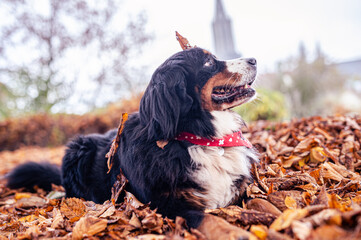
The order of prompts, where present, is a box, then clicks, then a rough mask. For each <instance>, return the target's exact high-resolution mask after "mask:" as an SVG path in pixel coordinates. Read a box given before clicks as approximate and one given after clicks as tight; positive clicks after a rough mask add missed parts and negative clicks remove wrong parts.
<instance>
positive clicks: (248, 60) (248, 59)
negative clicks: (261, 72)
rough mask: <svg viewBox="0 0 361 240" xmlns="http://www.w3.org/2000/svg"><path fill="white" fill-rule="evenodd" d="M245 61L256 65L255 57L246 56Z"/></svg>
mask: <svg viewBox="0 0 361 240" xmlns="http://www.w3.org/2000/svg"><path fill="white" fill-rule="evenodd" d="M247 62H248V63H249V64H250V65H253V66H256V65H257V60H256V59H255V58H247Z"/></svg>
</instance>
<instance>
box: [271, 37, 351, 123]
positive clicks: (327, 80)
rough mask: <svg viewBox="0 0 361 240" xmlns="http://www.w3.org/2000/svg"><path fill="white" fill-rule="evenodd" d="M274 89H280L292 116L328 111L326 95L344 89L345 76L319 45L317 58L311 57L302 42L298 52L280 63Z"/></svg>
mask: <svg viewBox="0 0 361 240" xmlns="http://www.w3.org/2000/svg"><path fill="white" fill-rule="evenodd" d="M274 78H275V79H274V82H275V86H274V88H275V89H277V90H279V91H281V92H282V93H283V94H284V95H285V97H286V102H287V103H288V105H289V109H290V114H291V116H292V117H305V116H311V115H316V114H327V113H329V111H327V109H325V108H328V107H329V106H325V105H324V101H323V98H324V97H325V95H326V94H330V93H331V94H334V95H335V96H336V92H340V91H342V89H343V88H344V81H342V80H343V79H344V78H343V76H341V75H340V74H339V73H338V71H337V69H336V68H335V67H334V66H333V65H331V64H330V63H329V62H328V60H327V58H326V56H325V55H324V54H323V53H322V51H321V49H320V47H319V46H317V48H316V54H315V58H314V60H311V61H310V60H309V59H308V56H307V52H306V49H305V47H304V45H303V44H302V43H301V44H300V47H299V54H298V56H296V57H291V58H290V59H287V60H286V61H283V62H280V63H279V64H278V70H277V73H276V74H275V77H274Z"/></svg>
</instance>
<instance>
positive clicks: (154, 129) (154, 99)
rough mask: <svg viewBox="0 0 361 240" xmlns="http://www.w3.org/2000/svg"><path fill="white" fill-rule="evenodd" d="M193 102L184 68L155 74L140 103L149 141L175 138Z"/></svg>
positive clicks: (140, 111)
mask: <svg viewBox="0 0 361 240" xmlns="http://www.w3.org/2000/svg"><path fill="white" fill-rule="evenodd" d="M192 103H193V99H192V97H191V96H189V95H188V94H187V82H186V76H185V74H184V73H183V72H182V71H181V69H169V70H167V71H161V72H160V71H159V72H156V73H155V74H154V75H153V77H152V80H151V82H150V84H149V86H148V88H147V89H146V91H145V93H144V96H143V98H142V100H141V103H140V109H139V113H140V121H141V123H142V125H143V126H145V129H144V130H145V131H146V133H147V134H148V140H167V139H172V138H174V137H175V136H176V134H178V131H177V129H178V124H179V121H180V119H181V118H183V117H185V116H186V115H187V113H188V112H189V110H190V108H191V106H192Z"/></svg>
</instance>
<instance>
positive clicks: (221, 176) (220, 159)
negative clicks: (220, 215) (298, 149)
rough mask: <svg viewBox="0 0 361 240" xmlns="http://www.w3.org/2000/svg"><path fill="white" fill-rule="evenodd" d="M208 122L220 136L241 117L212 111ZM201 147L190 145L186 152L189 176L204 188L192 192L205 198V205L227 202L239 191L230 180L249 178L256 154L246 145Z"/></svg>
mask: <svg viewBox="0 0 361 240" xmlns="http://www.w3.org/2000/svg"><path fill="white" fill-rule="evenodd" d="M212 115H213V117H214V119H213V121H212V123H213V125H214V126H215V128H216V136H215V137H217V138H218V137H221V136H224V135H227V134H231V133H232V132H235V131H237V130H239V129H240V128H241V126H242V120H241V118H240V117H239V116H238V115H237V114H236V113H234V112H230V111H214V112H212ZM223 149H224V153H223V154H220V152H221V153H222V152H223V150H222V151H220V147H205V146H199V145H193V146H191V147H189V148H188V152H189V154H190V156H191V158H192V161H193V163H194V164H195V165H196V166H197V170H196V171H194V172H193V173H192V178H193V179H194V181H196V182H197V183H198V184H200V185H201V186H202V187H203V188H204V189H205V192H204V193H195V194H196V195H198V196H200V197H203V198H205V199H206V200H207V203H208V205H207V206H206V207H207V208H218V207H224V206H226V205H228V204H229V203H230V202H231V201H232V199H234V198H235V197H236V196H237V195H238V194H239V191H238V189H237V188H236V186H234V182H235V181H236V180H238V179H240V178H242V177H243V178H249V177H250V167H251V162H250V160H249V159H254V160H256V159H257V154H256V153H255V152H254V151H253V150H251V149H249V148H247V147H224V148H223Z"/></svg>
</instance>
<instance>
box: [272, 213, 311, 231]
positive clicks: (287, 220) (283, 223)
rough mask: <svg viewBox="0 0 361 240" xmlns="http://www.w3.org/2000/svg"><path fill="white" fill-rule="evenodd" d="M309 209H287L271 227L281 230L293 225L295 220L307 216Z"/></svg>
mask: <svg viewBox="0 0 361 240" xmlns="http://www.w3.org/2000/svg"><path fill="white" fill-rule="evenodd" d="M307 214H308V211H307V210H306V209H286V210H285V211H284V212H283V213H282V215H281V216H279V217H278V218H277V219H276V220H275V221H274V222H273V223H272V224H271V226H270V229H273V230H275V231H281V230H283V229H286V228H288V227H289V226H291V224H292V222H293V221H294V220H299V219H302V218H304V217H306V216H307Z"/></svg>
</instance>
